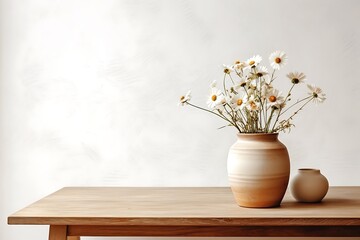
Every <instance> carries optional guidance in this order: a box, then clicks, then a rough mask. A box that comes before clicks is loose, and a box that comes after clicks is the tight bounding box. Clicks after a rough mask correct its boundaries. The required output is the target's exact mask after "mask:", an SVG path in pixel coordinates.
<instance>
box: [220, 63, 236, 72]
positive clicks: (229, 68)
mask: <svg viewBox="0 0 360 240" xmlns="http://www.w3.org/2000/svg"><path fill="white" fill-rule="evenodd" d="M223 67H224V73H226V74H230V73H231V72H233V71H234V68H233V66H228V65H225V64H223Z"/></svg>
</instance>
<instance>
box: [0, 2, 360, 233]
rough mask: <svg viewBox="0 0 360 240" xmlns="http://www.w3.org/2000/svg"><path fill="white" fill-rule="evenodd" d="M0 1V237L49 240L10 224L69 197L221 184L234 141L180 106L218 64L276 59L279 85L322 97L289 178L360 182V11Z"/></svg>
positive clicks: (200, 99) (290, 142)
mask: <svg viewBox="0 0 360 240" xmlns="http://www.w3.org/2000/svg"><path fill="white" fill-rule="evenodd" d="M0 4H1V5H0V11H1V12H0V16H1V19H0V23H1V25H0V27H1V28H0V47H1V49H0V71H1V79H0V104H1V105H0V124H1V125H0V144H1V149H0V157H1V159H0V160H1V161H0V164H1V165H0V177H1V178H0V196H1V198H0V214H1V215H0V217H1V218H0V219H1V223H0V239H1V240H16V239H27V240H35V239H46V237H47V228H46V227H41V226H37V227H36V226H7V225H6V217H7V216H8V215H9V214H11V213H13V212H14V211H16V210H18V209H19V208H21V207H24V206H25V205H27V204H30V203H31V202H33V201H35V200H37V199H38V198H40V197H43V196H45V195H47V194H49V193H50V192H53V191H55V190H57V189H59V188H61V187H64V186H74V185H76V186H227V185H228V183H227V175H226V157H227V151H228V148H229V146H230V145H231V144H232V143H233V142H234V141H235V131H234V130H233V129H224V130H217V127H220V126H221V125H222V122H221V121H220V120H219V119H216V118H214V117H212V116H210V115H208V114H206V113H204V112H199V111H197V110H195V109H191V108H187V107H186V108H180V107H177V101H178V99H179V96H180V95H181V94H183V93H185V92H186V91H187V90H188V89H192V90H193V95H194V98H193V102H196V103H198V104H201V105H205V98H206V95H207V93H208V89H207V88H208V85H209V83H210V82H211V81H212V80H214V79H218V80H221V78H222V67H221V65H222V64H223V63H232V62H233V61H234V60H237V59H240V60H246V59H247V58H248V57H251V56H252V55H253V54H260V55H262V56H263V57H264V59H265V60H264V61H265V62H267V57H268V54H270V53H271V52H272V51H274V50H278V49H279V50H284V51H286V52H287V53H288V56H289V64H288V65H287V67H286V68H285V69H284V70H283V71H281V72H280V77H279V79H278V80H277V83H276V86H277V87H279V88H281V89H283V90H284V91H285V89H286V88H287V87H288V86H289V83H288V81H287V80H286V79H285V78H284V76H285V74H286V73H287V72H289V71H294V70H298V71H304V72H305V73H306V74H307V76H308V79H309V82H312V83H315V84H317V85H319V86H322V87H323V89H324V91H325V92H326V93H327V96H328V99H327V101H326V102H325V103H324V104H323V105H319V106H316V105H312V106H310V107H309V108H307V109H306V110H305V111H304V112H302V113H301V114H300V115H299V116H298V118H297V119H296V121H295V125H296V128H295V129H293V131H292V132H291V133H290V134H281V136H280V138H281V140H282V141H283V142H284V143H285V144H286V145H287V146H288V149H289V152H290V156H291V164H292V168H291V170H292V175H294V174H295V173H296V169H297V168H300V167H317V168H320V169H321V171H322V172H323V174H324V175H326V176H327V177H328V179H329V181H330V184H331V185H360V174H359V170H360V157H359V136H360V128H359V122H360V114H359V110H360V107H359V102H360V87H359V75H360V71H359V69H360V68H359V65H360V62H359V54H360V52H359V43H360V42H359V37H360V33H359V26H358V24H359V22H360V17H359V11H360V2H359V1H356V0H353V1H350V0H343V1H340V0H339V1H328V0H317V1H314V0H306V1H298V0H292V1H286V0H281V1H280V0H277V1H265V0H264V1H249V0H246V1H238V0H226V1H215V0H211V1H207V0H202V1H199V0H188V1H185V0H184V1H180V0H177V1H175V0H162V1H161V0H154V1H150V0H146V1H145V0H144V1H139V0H128V1H125V0H105V1H104V0H102V1H100V0H97V1H95V0H93V1H90V0H66V1H64V0H56V1H55V0H47V1H46V0H32V1H25V0H0ZM299 88H300V87H299ZM301 88H302V89H298V92H299V93H301V92H302V91H306V90H305V86H301ZM304 93H305V92H304Z"/></svg>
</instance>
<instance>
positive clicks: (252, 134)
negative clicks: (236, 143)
mask: <svg viewBox="0 0 360 240" xmlns="http://www.w3.org/2000/svg"><path fill="white" fill-rule="evenodd" d="M237 135H238V136H261V135H279V133H237Z"/></svg>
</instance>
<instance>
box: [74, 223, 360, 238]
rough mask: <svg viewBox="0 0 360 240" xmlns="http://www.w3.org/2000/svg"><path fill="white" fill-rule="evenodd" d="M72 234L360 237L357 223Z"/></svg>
mask: <svg viewBox="0 0 360 240" xmlns="http://www.w3.org/2000/svg"><path fill="white" fill-rule="evenodd" d="M68 234H69V235H81V236H124V237H146V236H152V237H254V236H256V237H270V236H271V237H356V236H360V228H359V227H357V226H347V227H342V226H340V227H339V226H307V227H304V226H287V227H285V228H284V227H282V226H210V227H208V226H89V225H87V226H73V225H71V226H69V230H68Z"/></svg>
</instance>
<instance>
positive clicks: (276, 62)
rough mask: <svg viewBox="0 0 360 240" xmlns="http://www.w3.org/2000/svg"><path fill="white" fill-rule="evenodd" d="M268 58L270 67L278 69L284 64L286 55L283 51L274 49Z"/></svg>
mask: <svg viewBox="0 0 360 240" xmlns="http://www.w3.org/2000/svg"><path fill="white" fill-rule="evenodd" d="M269 60H270V65H271V67H272V68H273V69H276V70H279V69H280V68H282V67H283V66H284V65H285V64H286V62H287V56H286V53H285V52H282V51H275V52H273V53H272V54H270V57H269Z"/></svg>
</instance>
